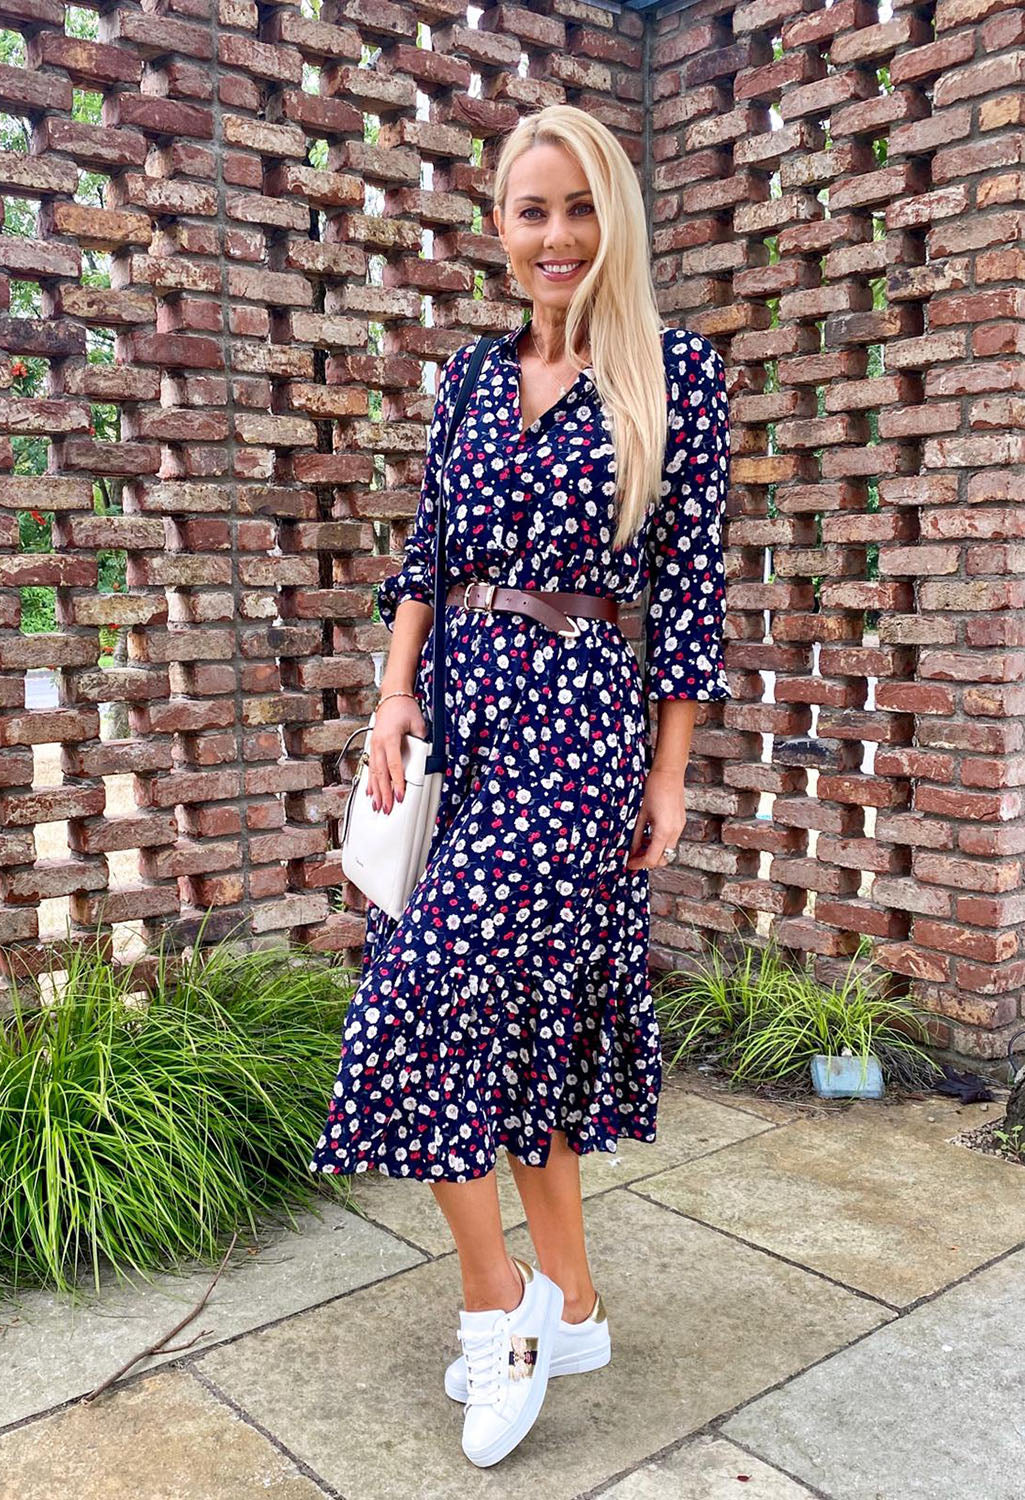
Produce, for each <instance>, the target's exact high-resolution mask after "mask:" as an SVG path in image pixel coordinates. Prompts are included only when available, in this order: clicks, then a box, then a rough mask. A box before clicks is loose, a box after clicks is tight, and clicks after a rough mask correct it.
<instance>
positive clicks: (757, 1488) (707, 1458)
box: [601, 1435, 812, 1500]
mask: <svg viewBox="0 0 1025 1500" xmlns="http://www.w3.org/2000/svg"><path fill="white" fill-rule="evenodd" d="M601 1494H602V1500H738V1497H739V1496H740V1495H743V1496H744V1500H809V1497H811V1495H812V1492H811V1490H809V1489H806V1488H805V1487H804V1485H803V1484H797V1483H796V1481H795V1480H793V1479H791V1478H789V1476H788V1475H786V1474H783V1473H781V1472H780V1470H779V1469H773V1468H770V1466H769V1465H768V1464H763V1463H762V1461H761V1459H758V1458H752V1457H751V1455H750V1454H749V1453H745V1452H744V1450H743V1449H742V1448H738V1447H737V1446H736V1444H735V1443H728V1442H727V1441H726V1440H725V1438H720V1437H709V1436H707V1435H705V1436H702V1437H697V1438H693V1439H692V1440H691V1441H690V1442H688V1443H684V1445H683V1446H682V1447H681V1448H677V1450H676V1452H675V1453H671V1454H670V1455H669V1456H668V1457H667V1458H663V1459H660V1460H659V1461H658V1462H657V1463H652V1464H645V1465H644V1466H643V1468H640V1469H635V1470H634V1472H633V1473H632V1474H628V1475H627V1476H626V1478H625V1479H621V1480H620V1481H619V1483H618V1484H614V1485H612V1486H611V1488H609V1489H607V1490H602V1492H601Z"/></svg>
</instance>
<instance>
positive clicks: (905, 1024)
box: [655, 938, 940, 1088]
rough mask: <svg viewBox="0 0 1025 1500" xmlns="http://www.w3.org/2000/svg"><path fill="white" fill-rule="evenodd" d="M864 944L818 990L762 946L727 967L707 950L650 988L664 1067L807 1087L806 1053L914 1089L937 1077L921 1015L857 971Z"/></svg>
mask: <svg viewBox="0 0 1025 1500" xmlns="http://www.w3.org/2000/svg"><path fill="white" fill-rule="evenodd" d="M867 951H868V950H867V948H866V945H865V944H861V945H860V946H859V949H858V952H857V953H856V954H855V955H854V956H853V958H852V959H851V962H850V964H849V965H848V968H847V971H846V973H845V975H844V976H843V979H842V981H841V982H840V984H839V985H837V986H835V987H830V986H828V985H824V984H822V983H820V982H819V981H818V980H817V979H815V978H814V976H813V975H812V974H811V973H810V972H808V971H807V970H804V969H799V968H795V967H794V964H793V962H792V961H791V960H790V959H789V958H788V957H787V955H786V954H784V953H783V951H782V950H781V949H780V947H779V945H778V943H777V942H776V941H775V940H774V939H772V938H769V939H768V940H767V941H765V942H764V943H761V944H753V943H751V944H745V945H744V947H743V950H742V952H741V953H740V956H739V958H738V959H737V961H736V962H735V963H732V964H730V963H728V962H727V959H726V957H725V956H724V955H723V954H722V953H721V952H720V951H719V950H718V949H715V948H713V949H711V950H710V952H709V954H708V956H707V958H705V959H703V960H701V961H699V963H698V964H697V965H696V967H695V968H694V970H693V971H692V972H689V973H682V972H675V971H674V972H673V973H670V974H667V975H665V976H664V978H663V979H662V980H660V981H659V983H658V985H657V986H656V987H655V1005H656V1010H657V1013H658V1018H659V1025H660V1027H661V1029H662V1037H663V1045H664V1049H665V1055H666V1056H665V1060H666V1065H667V1066H668V1067H669V1068H674V1067H677V1066H678V1065H679V1064H681V1063H684V1062H687V1063H696V1064H704V1065H706V1067H707V1066H712V1067H714V1068H715V1070H716V1071H719V1072H721V1073H723V1074H724V1075H725V1076H726V1078H728V1079H729V1080H730V1081H731V1082H732V1083H735V1084H737V1085H738V1086H739V1085H746V1086H748V1087H755V1086H759V1085H765V1084H787V1085H794V1084H795V1083H807V1085H808V1087H809V1088H810V1074H809V1069H810V1065H811V1060H812V1058H813V1057H815V1056H816V1054H819V1053H824V1054H826V1055H827V1056H839V1055H841V1054H842V1053H843V1052H844V1051H845V1050H849V1051H850V1053H851V1054H852V1056H853V1057H855V1058H862V1059H864V1058H867V1057H869V1056H875V1057H877V1058H878V1059H879V1062H880V1065H881V1067H882V1071H883V1077H884V1079H887V1080H888V1081H890V1082H897V1083H901V1084H905V1085H908V1086H910V1087H915V1086H919V1085H921V1084H922V1083H923V1082H925V1081H926V1080H928V1079H929V1078H930V1077H932V1076H934V1075H936V1074H938V1073H939V1071H940V1070H939V1069H938V1068H937V1067H936V1065H935V1063H934V1062H933V1061H932V1059H931V1058H930V1056H929V1054H928V1052H927V1051H925V1049H924V1048H923V1047H921V1046H920V1045H918V1043H919V1042H921V1041H924V1040H927V1037H928V1033H927V1031H926V1028H925V1018H926V1015H927V1012H925V1011H923V1010H921V1009H919V1008H917V1007H915V1006H912V1005H910V1004H908V1003H907V1002H905V1001H902V1000H897V999H895V998H893V997H892V996H890V995H887V994H885V993H883V991H884V989H885V987H886V986H887V985H888V984H889V983H890V977H889V975H888V974H886V973H885V971H881V970H876V971H875V972H874V973H868V972H866V969H865V966H864V958H865V956H866V953H867Z"/></svg>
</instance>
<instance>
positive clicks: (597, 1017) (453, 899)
mask: <svg viewBox="0 0 1025 1500" xmlns="http://www.w3.org/2000/svg"><path fill="white" fill-rule="evenodd" d="M520 332H521V330H519V329H518V330H516V331H515V333H512V334H510V335H508V336H506V337H505V338H504V339H502V340H500V341H499V342H498V344H497V345H495V346H494V347H493V348H492V349H491V350H490V351H489V354H488V357H487V359H486V360H485V363H484V366H483V369H482V372H481V375H480V379H479V381H478V385H477V389H476V391H475V392H474V394H473V395H472V396H471V398H470V402H469V406H468V408H467V411H466V414H465V417H464V420H463V423H462V424H461V426H460V430H459V433H458V434H457V435H456V436H455V438H454V440H453V446H452V452H451V454H450V457H449V461H448V464H447V465H446V469H445V497H446V507H447V517H448V520H447V529H446V552H447V557H446V569H447V572H448V574H449V578H448V581H449V583H454V582H457V581H464V580H465V581H469V580H470V579H473V578H484V579H489V580H491V581H494V582H501V583H507V584H510V585H512V586H513V587H519V588H540V589H555V588H561V589H577V590H579V591H582V592H588V593H601V594H611V595H613V597H616V598H620V599H623V600H629V599H631V598H634V597H636V595H637V593H638V592H639V591H640V589H641V588H643V587H644V585H645V583H648V582H650V584H651V593H650V601H651V602H650V607H649V610H648V613H647V616H646V624H645V630H646V637H645V646H646V654H645V661H644V665H643V668H642V667H641V666H640V665H639V663H638V660H637V657H636V655H635V653H634V651H633V648H632V647H631V646H630V644H629V642H628V641H627V639H626V637H625V636H624V635H623V634H622V632H621V631H620V630H619V628H618V627H617V626H614V625H612V624H611V623H610V622H608V621H604V620H588V619H584V618H580V619H579V624H580V626H581V632H580V635H579V637H578V638H577V639H576V640H572V639H569V638H566V637H561V636H559V635H557V634H556V633H555V632H554V631H550V630H548V629H547V627H545V626H543V625H542V624H541V623H540V622H539V621H537V620H534V619H533V618H531V617H530V616H527V615H523V614H516V613H511V612H505V611H500V612H497V613H495V614H493V615H487V614H484V613H481V612H480V611H466V610H464V609H463V607H462V605H461V604H452V605H448V606H447V607H446V608H447V613H446V635H447V639H446V655H447V671H446V707H447V713H448V728H449V742H448V763H447V765H446V770H445V782H444V787H443V790H442V796H441V805H440V808H439V814H438V821H437V825H436V827H435V830H434V836H433V840H432V845H431V850H430V853H429V857H428V862H427V867H426V869H425V870H424V873H423V875H422V877H421V879H420V881H419V882H418V883H417V886H416V887H415V889H414V891H413V893H412V895H411V897H410V900H409V903H408V904H407V906H406V909H405V911H404V912H403V913H402V915H401V916H400V917H399V918H398V919H393V918H391V917H389V916H388V915H387V913H385V912H384V911H383V909H382V908H380V907H377V906H375V905H374V904H373V903H369V904H368V909H367V936H366V942H365V944H364V949H363V959H362V967H361V973H360V979H359V985H358V987H357V990H356V992H355V994H354V996H353V999H352V1001H351V1002H350V1005H349V1009H348V1012H347V1015H346V1022H345V1027H344V1032H343V1038H342V1048H341V1057H340V1060H339V1067H338V1072H337V1076H336V1079H335V1084H334V1088H333V1090H332V1095H331V1099H330V1105H329V1112H328V1117H327V1120H326V1122H325V1125H324V1129H323V1133H322V1134H321V1136H320V1138H319V1140H318V1141H317V1144H316V1146H315V1148H314V1150H313V1153H312V1158H311V1160H310V1162H309V1169H310V1170H311V1171H313V1172H318V1171H320V1172H333V1173H351V1172H360V1171H365V1170H367V1169H368V1168H371V1167H373V1168H375V1169H377V1170H379V1171H380V1172H382V1173H383V1174H386V1175H392V1176H403V1177H416V1178H420V1179H423V1180H431V1179H434V1180H438V1179H443V1180H449V1181H466V1180H468V1179H471V1178H475V1177H480V1176H483V1175H484V1174H485V1173H486V1172H488V1171H490V1170H491V1169H492V1167H493V1166H494V1165H495V1160H496V1156H497V1152H498V1150H499V1149H500V1148H503V1147H505V1148H508V1149H509V1150H510V1151H512V1152H513V1153H514V1154H515V1155H516V1156H517V1157H519V1159H520V1160H522V1161H524V1162H526V1163H527V1164H529V1165H534V1166H542V1165H544V1163H545V1161H546V1160H547V1156H548V1150H549V1147H550V1143H551V1135H552V1132H553V1130H561V1131H564V1132H565V1134H566V1136H567V1139H568V1141H569V1143H570V1145H571V1147H572V1148H573V1149H574V1150H575V1151H577V1152H578V1153H584V1152H587V1151H592V1150H604V1151H612V1150H615V1147H616V1142H617V1140H618V1139H619V1138H622V1137H630V1138H634V1139H639V1140H645V1141H652V1140H654V1139H655V1128H656V1111H657V1104H658V1097H659V1091H660V1086H661V1067H660V1054H659V1034H658V1026H657V1022H656V1019H655V1014H654V1006H653V1002H652V997H651V993H650V986H649V977H648V967H647V954H648V938H649V926H650V887H649V881H650V871H648V870H646V869H642V870H627V869H626V868H625V861H626V858H627V855H628V852H629V847H630V843H631V839H632V835H633V828H634V824H635V822H636V819H637V815H638V812H639V809H640V803H641V798H642V795H643V790H644V783H645V778H646V773H647V769H648V767H649V765H650V746H649V742H648V733H647V726H648V715H647V699H648V698H649V697H658V698H663V697H690V698H704V699H718V698H725V697H728V696H730V692H729V687H728V683H727V680H726V677H725V672H724V669H723V663H722V655H721V651H722V635H721V632H722V617H723V609H724V592H725V590H724V567H723V556H722V547H721V527H722V519H723V512H724V507H725V493H726V487H727V482H728V477H729V429H728V413H727V406H726V397H725V388H724V380H723V368H722V361H721V359H720V358H719V355H718V354H717V353H716V352H715V351H714V350H713V349H712V347H711V345H710V344H709V343H708V342H707V340H705V339H703V338H701V337H699V336H698V335H696V334H693V333H690V332H689V331H687V330H683V329H665V330H663V335H662V337H663V349H664V352H665V357H666V371H667V392H668V422H669V432H668V438H667V444H666V457H665V466H664V480H663V486H662V494H661V496H660V499H659V501H658V503H657V504H656V505H655V506H654V507H653V508H652V512H651V513H650V514H649V518H648V520H647V521H646V522H645V525H644V527H642V529H641V531H640V532H639V533H638V536H637V538H636V539H635V542H634V543H633V544H632V545H631V547H629V548H627V549H624V550H622V551H620V552H618V553H616V554H613V553H612V552H611V550H610V546H609V544H610V541H611V537H612V535H613V532H614V526H615V521H614V514H613V511H612V508H611V507H612V493H611V492H612V490H613V488H614V454H613V449H612V441H611V435H610V431H609V427H608V425H607V422H606V420H605V417H604V412H603V408H602V406H601V403H600V402H599V400H598V397H597V392H596V389H595V386H594V381H593V371H589V370H585V371H582V372H581V374H580V375H579V376H578V378H577V380H576V381H575V383H574V384H573V386H572V387H571V388H570V389H569V390H568V391H567V392H566V394H565V396H564V397H563V398H562V399H561V400H560V402H559V403H557V404H556V405H555V406H554V407H552V408H549V410H548V411H546V412H544V413H542V414H541V416H540V417H538V419H537V420H536V421H535V422H534V423H532V424H531V425H530V427H529V428H528V429H527V430H526V431H525V432H521V430H520V421H521V418H520V408H519V388H518V370H519V360H518V356H517V354H516V350H515V348H514V347H513V346H514V342H515V339H516V338H517V337H518V335H519V333H520ZM470 352H471V346H469V345H468V346H466V347H465V348H463V349H460V350H459V351H458V352H457V353H456V354H454V355H453V356H452V357H451V358H450V359H449V361H448V362H447V364H446V365H445V366H444V369H443V372H442V377H441V381H440V383H439V390H438V399H437V402H436V405H435V411H434V420H433V422H432V425H431V430H430V434H429V440H428V451H427V464H426V468H425V473H424V481H423V488H422V493H421V498H420V504H419V508H418V512H417V517H416V521H415V524H414V527H413V529H412V531H411V534H410V537H409V540H408V542H407V545H406V549H405V556H404V559H403V566H402V568H401V570H400V571H399V572H398V573H395V574H393V575H391V576H390V577H389V578H387V579H386V580H385V581H384V582H383V583H382V584H381V585H380V586H379V591H378V599H379V605H380V611H381V616H382V618H383V619H384V620H385V622H386V624H387V625H388V626H389V628H391V627H392V625H393V624H394V616H395V610H396V608H397V606H398V603H399V601H400V600H401V599H403V598H418V599H422V600H423V601H424V602H425V603H433V597H434V591H433V562H434V531H433V526H434V520H435V518H436V514H437V511H436V505H437V497H438V493H439V489H438V486H439V483H440V481H441V474H440V467H441V454H442V450H443V444H444V438H445V430H446V423H447V420H448V416H449V414H450V412H451V407H452V403H453V401H454V397H455V392H456V389H457V388H458V383H459V379H460V376H461V374H462V371H463V369H464V368H465V362H466V360H467V359H468V358H469V354H470ZM431 645H432V637H430V636H428V640H427V644H426V646H425V649H424V652H423V655H422V657H421V661H420V665H419V668H418V672H417V683H416V687H417V691H418V693H419V694H420V697H421V702H422V703H423V704H424V705H426V706H427V707H428V708H429V705H430V701H431V691H432V685H433V670H434V664H433V661H432V659H431V657H432V652H431Z"/></svg>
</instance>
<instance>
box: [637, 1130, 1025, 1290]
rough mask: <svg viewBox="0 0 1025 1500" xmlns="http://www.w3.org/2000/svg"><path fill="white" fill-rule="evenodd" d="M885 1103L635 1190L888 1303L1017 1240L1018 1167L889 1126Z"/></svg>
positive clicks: (1023, 1232) (1021, 1215)
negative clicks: (868, 1111)
mask: <svg viewBox="0 0 1025 1500" xmlns="http://www.w3.org/2000/svg"><path fill="white" fill-rule="evenodd" d="M888 1113H889V1112H888V1111H884V1112H881V1113H878V1114H875V1115H864V1114H855V1113H853V1112H851V1111H848V1112H845V1113H844V1114H841V1115H837V1116H834V1117H833V1118H831V1119H828V1120H802V1121H798V1122H796V1123H795V1124H793V1125H787V1126H783V1127H781V1128H779V1129H776V1130H769V1131H766V1132H765V1133H763V1134H761V1135H759V1136H756V1137H754V1138H753V1139H750V1140H747V1141H744V1142H742V1143H741V1144H739V1145H735V1146H727V1147H726V1148H725V1149H724V1150H722V1151H719V1152H717V1153H716V1154H715V1155H714V1156H712V1157H707V1158H704V1159H702V1160H700V1161H695V1162H690V1163H687V1164H685V1165H683V1166H680V1167H675V1168H673V1169H672V1170H671V1171H668V1172H665V1173H662V1174H661V1175H659V1176H657V1177H649V1178H647V1179H646V1180H645V1182H644V1183H643V1184H642V1185H640V1186H639V1187H638V1189H637V1191H639V1192H643V1193H644V1195H645V1196H646V1197H648V1198H651V1199H654V1200H655V1201H657V1202H659V1203H665V1204H667V1205H668V1206H670V1207H672V1208H676V1209H678V1210H679V1211H680V1212H681V1213H685V1214H689V1215H691V1216H693V1217H694V1218H696V1219H699V1220H701V1222H702V1223H706V1224H711V1225H714V1226H716V1227H718V1228H721V1229H724V1230H727V1231H728V1232H729V1233H730V1234H735V1235H738V1236H739V1237H740V1238H741V1239H744V1240H746V1241H749V1242H750V1243H752V1244H755V1245H761V1246H764V1247H765V1248H766V1249H769V1250H772V1251H775V1252H776V1253H777V1254H779V1255H784V1256H786V1257H788V1258H789V1259H791V1260H794V1261H797V1262H798V1263H799V1264H801V1265H805V1266H809V1267H811V1268H812V1269H814V1270H817V1271H820V1272H822V1273H823V1274H824V1275H827V1276H831V1277H834V1278H835V1279H836V1280H837V1281H840V1282H843V1283H844V1285H846V1286H849V1287H854V1288H858V1289H860V1290H861V1291H863V1292H865V1293H867V1294H868V1295H869V1296H872V1297H878V1298H881V1299H882V1300H883V1301H885V1302H887V1303H889V1304H890V1305H891V1306H893V1307H906V1306H907V1305H908V1304H910V1303H912V1302H915V1301H917V1300H918V1298H920V1297H923V1296H928V1295H931V1294H933V1293H935V1292H937V1291H939V1290H940V1289H941V1288H943V1287H945V1286H949V1285H950V1284H951V1282H953V1281H956V1280H958V1279H959V1278H960V1277H962V1276H964V1275H965V1274H966V1273H967V1272H969V1271H971V1270H973V1269H975V1268H976V1267H977V1266H979V1265H982V1264H984V1263H985V1262H987V1261H989V1260H992V1259H993V1257H994V1256H997V1255H1001V1254H1003V1253H1004V1252H1005V1251H1007V1250H1009V1249H1012V1248H1013V1247H1015V1246H1017V1245H1020V1244H1022V1243H1023V1242H1025V1193H1023V1192H1022V1186H1021V1185H1022V1181H1023V1180H1025V1179H1023V1177H1022V1169H1021V1167H1019V1166H1016V1165H1014V1164H1013V1163H1010V1162H1006V1161H1004V1160H1002V1159H1000V1158H997V1157H991V1156H985V1155H983V1154H982V1153H981V1152H978V1151H969V1150H967V1149H966V1148H964V1147H963V1146H949V1145H945V1144H942V1143H941V1142H933V1141H931V1140H923V1139H920V1138H918V1137H917V1136H916V1134H915V1133H914V1132H913V1131H908V1132H905V1131H900V1130H896V1129H894V1128H893V1127H892V1126H891V1125H890V1123H889V1121H888V1118H887V1115H888Z"/></svg>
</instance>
